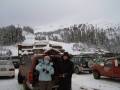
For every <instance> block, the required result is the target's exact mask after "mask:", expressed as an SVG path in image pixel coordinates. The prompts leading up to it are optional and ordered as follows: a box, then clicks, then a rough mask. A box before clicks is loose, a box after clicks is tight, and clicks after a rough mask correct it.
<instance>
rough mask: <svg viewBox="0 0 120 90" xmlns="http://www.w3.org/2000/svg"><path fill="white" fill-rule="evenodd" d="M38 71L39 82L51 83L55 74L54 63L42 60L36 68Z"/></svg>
mask: <svg viewBox="0 0 120 90" xmlns="http://www.w3.org/2000/svg"><path fill="white" fill-rule="evenodd" d="M36 70H37V71H38V72H39V81H51V80H52V75H53V74H54V68H53V63H52V62H49V61H47V60H42V61H40V62H39V64H38V65H37V66H36Z"/></svg>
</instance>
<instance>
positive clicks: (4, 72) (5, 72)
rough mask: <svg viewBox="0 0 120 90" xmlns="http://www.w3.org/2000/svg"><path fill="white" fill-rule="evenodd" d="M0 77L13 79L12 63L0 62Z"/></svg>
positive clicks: (13, 69) (7, 61) (13, 68)
mask: <svg viewBox="0 0 120 90" xmlns="http://www.w3.org/2000/svg"><path fill="white" fill-rule="evenodd" d="M0 76H8V77H12V78H14V77H15V67H14V65H13V63H12V61H9V60H0Z"/></svg>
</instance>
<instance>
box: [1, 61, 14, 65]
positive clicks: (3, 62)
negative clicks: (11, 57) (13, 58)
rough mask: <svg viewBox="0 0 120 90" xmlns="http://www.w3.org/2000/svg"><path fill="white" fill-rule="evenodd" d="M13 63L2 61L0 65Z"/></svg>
mask: <svg viewBox="0 0 120 90" xmlns="http://www.w3.org/2000/svg"><path fill="white" fill-rule="evenodd" d="M11 64H12V62H10V61H0V65H11Z"/></svg>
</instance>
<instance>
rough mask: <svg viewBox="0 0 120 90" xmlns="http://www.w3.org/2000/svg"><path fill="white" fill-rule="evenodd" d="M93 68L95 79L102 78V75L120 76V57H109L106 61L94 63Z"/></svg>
mask: <svg viewBox="0 0 120 90" xmlns="http://www.w3.org/2000/svg"><path fill="white" fill-rule="evenodd" d="M92 70H93V76H94V78H95V79H100V77H101V76H106V77H110V78H120V58H119V57H116V58H115V57H111V58H107V59H105V60H104V62H100V63H97V64H94V65H93V66H92Z"/></svg>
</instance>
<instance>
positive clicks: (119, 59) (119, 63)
mask: <svg viewBox="0 0 120 90" xmlns="http://www.w3.org/2000/svg"><path fill="white" fill-rule="evenodd" d="M117 60H118V66H120V58H117Z"/></svg>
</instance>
